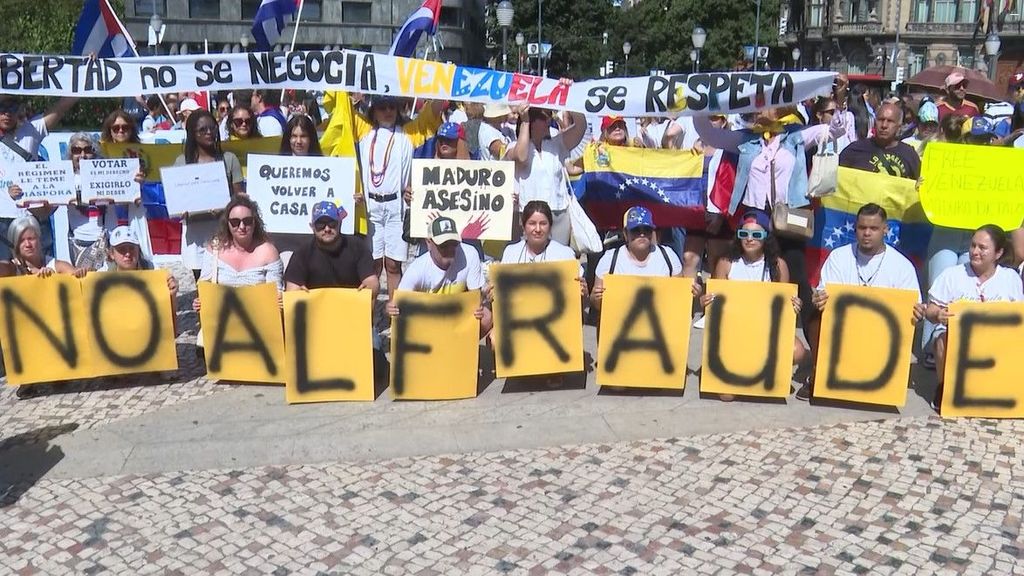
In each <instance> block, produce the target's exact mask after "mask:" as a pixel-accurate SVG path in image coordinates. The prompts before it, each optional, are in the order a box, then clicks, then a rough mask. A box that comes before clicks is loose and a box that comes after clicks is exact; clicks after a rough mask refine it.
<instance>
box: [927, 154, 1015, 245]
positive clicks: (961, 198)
mask: <svg viewBox="0 0 1024 576" xmlns="http://www.w3.org/2000/svg"><path fill="white" fill-rule="evenodd" d="M1022 163H1024V150H1021V149H1020V148H1007V147H1004V146H972V145H968V144H950V143H948V142H929V143H928V146H927V147H926V148H925V152H924V163H923V165H922V167H921V205H922V206H923V207H924V212H925V215H926V216H928V220H929V221H931V222H932V223H933V224H937V225H939V226H946V227H949V228H961V229H964V230H974V229H977V228H978V227H980V226H983V225H985V224H998V225H999V226H1001V227H1003V228H1004V229H1006V230H1012V229H1014V228H1017V227H1019V226H1020V224H1021V221H1022V220H1024V195H1021V190H1024V170H1021V164H1022Z"/></svg>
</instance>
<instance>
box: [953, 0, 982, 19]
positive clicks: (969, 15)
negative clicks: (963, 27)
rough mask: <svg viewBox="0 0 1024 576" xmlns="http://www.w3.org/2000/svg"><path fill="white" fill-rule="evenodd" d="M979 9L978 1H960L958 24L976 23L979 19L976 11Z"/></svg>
mask: <svg viewBox="0 0 1024 576" xmlns="http://www.w3.org/2000/svg"><path fill="white" fill-rule="evenodd" d="M977 9H978V5H977V2H976V0H960V18H959V19H957V22H974V21H975V19H976V18H977V14H975V13H974V11H975V10H977Z"/></svg>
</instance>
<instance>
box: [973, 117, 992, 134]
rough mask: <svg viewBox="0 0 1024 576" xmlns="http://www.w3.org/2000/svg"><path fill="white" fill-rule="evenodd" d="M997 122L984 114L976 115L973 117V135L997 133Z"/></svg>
mask: <svg viewBox="0 0 1024 576" xmlns="http://www.w3.org/2000/svg"><path fill="white" fill-rule="evenodd" d="M995 133H996V129H995V124H994V123H993V122H992V120H990V119H989V118H986V117H984V116H975V117H974V118H972V119H971V136H984V135H986V134H991V135H993V136H994V135H995Z"/></svg>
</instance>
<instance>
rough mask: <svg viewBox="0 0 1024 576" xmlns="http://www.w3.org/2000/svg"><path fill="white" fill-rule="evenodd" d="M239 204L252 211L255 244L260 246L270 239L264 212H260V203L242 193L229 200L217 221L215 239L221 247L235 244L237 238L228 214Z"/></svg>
mask: <svg viewBox="0 0 1024 576" xmlns="http://www.w3.org/2000/svg"><path fill="white" fill-rule="evenodd" d="M239 206H241V207H242V208H248V209H249V210H250V211H251V212H252V217H253V224H252V241H253V246H259V245H260V244H262V243H264V242H266V241H267V240H268V236H267V229H266V227H265V226H264V224H263V214H262V213H260V207H259V205H258V204H256V203H255V202H253V201H252V200H250V199H249V197H248V196H246V195H241V194H240V195H238V196H234V197H232V198H231V200H229V201H228V204H227V206H225V207H224V212H222V213H221V215H220V219H219V220H218V222H217V234H216V235H215V236H214V237H213V240H214V242H216V243H217V246H218V247H219V248H221V249H224V248H228V247H230V246H233V245H234V243H235V239H234V238H233V237H232V236H231V226H230V225H228V216H229V215H230V214H231V211H232V210H234V209H235V208H238V207H239Z"/></svg>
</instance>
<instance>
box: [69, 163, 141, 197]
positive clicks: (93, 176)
mask: <svg viewBox="0 0 1024 576" xmlns="http://www.w3.org/2000/svg"><path fill="white" fill-rule="evenodd" d="M78 168H79V173H80V174H81V177H82V202H90V201H92V200H98V199H110V200H113V201H114V202H134V201H135V199H136V198H138V197H139V196H140V195H141V190H140V187H139V183H138V182H136V181H135V175H136V174H138V172H139V159H138V158H98V159H95V160H79V162H78Z"/></svg>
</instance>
